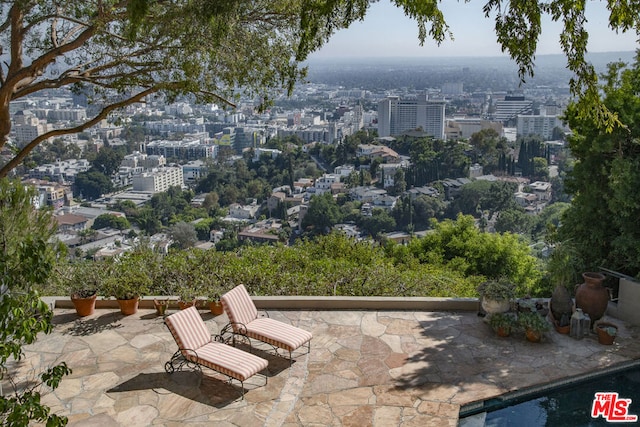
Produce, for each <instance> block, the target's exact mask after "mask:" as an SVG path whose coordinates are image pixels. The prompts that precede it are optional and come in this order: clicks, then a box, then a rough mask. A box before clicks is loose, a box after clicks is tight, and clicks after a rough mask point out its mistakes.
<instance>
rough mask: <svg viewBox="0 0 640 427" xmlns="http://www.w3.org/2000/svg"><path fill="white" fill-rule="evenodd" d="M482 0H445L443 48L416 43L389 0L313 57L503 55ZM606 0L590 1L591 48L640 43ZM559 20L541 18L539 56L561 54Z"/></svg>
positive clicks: (413, 30)
mask: <svg viewBox="0 0 640 427" xmlns="http://www.w3.org/2000/svg"><path fill="white" fill-rule="evenodd" d="M484 3H485V2H484V1H479V0H474V1H472V2H470V3H464V2H463V1H462V0H459V1H454V0H444V1H443V2H442V3H440V8H441V10H442V11H443V13H444V16H445V20H446V21H447V23H448V24H449V27H450V30H451V31H452V32H453V37H454V38H455V40H454V41H451V40H446V41H444V42H443V43H442V44H441V45H440V46H439V47H438V46H437V45H436V43H435V42H433V41H432V40H427V41H426V42H425V44H424V46H423V47H420V45H419V44H418V28H417V25H416V24H415V22H414V21H412V20H411V19H409V18H407V17H406V16H404V14H403V13H402V10H401V9H399V8H397V7H395V6H393V5H391V4H390V3H389V2H388V1H387V0H381V1H380V2H379V3H374V4H373V5H372V6H371V7H370V9H369V12H368V13H367V16H366V17H365V20H364V21H362V22H356V23H354V24H352V26H351V27H350V28H348V29H346V30H342V31H339V32H338V33H336V34H334V35H333V37H332V38H331V40H330V41H329V43H327V44H326V45H325V46H324V47H323V48H322V49H321V50H319V51H318V52H316V53H314V54H312V56H311V58H310V59H312V58H318V59H319V58H344V57H360V58H364V57H369V58H371V57H393V56H399V57H408V56H426V55H428V56H498V55H504V54H503V53H502V52H501V50H500V47H499V46H498V44H497V43H496V41H495V39H496V36H495V33H494V30H493V27H494V21H493V17H491V18H485V17H484V14H483V13H482V5H483V4H484ZM604 3H605V2H602V1H593V0H591V1H590V0H587V18H588V20H589V22H588V23H587V30H588V31H589V34H590V35H589V47H588V49H589V51H590V52H606V51H633V50H635V49H636V48H638V47H640V45H639V44H638V43H637V36H636V34H635V33H634V32H630V33H626V34H616V33H615V32H613V31H611V30H610V29H609V28H608V25H607V22H608V21H607V17H608V11H607V9H606V6H605V4H604ZM561 29H562V26H561V24H559V23H555V22H553V21H551V19H549V18H547V20H546V21H543V26H542V34H541V36H540V41H539V43H538V51H537V54H538V55H542V54H553V53H562V51H561V50H560V45H559V43H558V35H559V33H560V30H561Z"/></svg>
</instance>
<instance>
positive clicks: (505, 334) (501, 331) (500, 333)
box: [496, 327, 511, 337]
mask: <svg viewBox="0 0 640 427" xmlns="http://www.w3.org/2000/svg"><path fill="white" fill-rule="evenodd" d="M496 334H498V336H499V337H508V336H509V335H510V334H511V329H509V328H504V327H499V328H497V329H496Z"/></svg>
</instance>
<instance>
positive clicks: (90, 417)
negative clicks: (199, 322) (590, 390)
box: [3, 309, 640, 427]
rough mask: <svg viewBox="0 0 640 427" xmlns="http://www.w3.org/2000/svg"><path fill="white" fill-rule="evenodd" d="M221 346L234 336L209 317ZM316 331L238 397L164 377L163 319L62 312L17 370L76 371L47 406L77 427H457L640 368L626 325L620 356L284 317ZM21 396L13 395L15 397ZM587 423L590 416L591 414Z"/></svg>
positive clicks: (444, 328) (469, 329) (583, 343)
mask: <svg viewBox="0 0 640 427" xmlns="http://www.w3.org/2000/svg"><path fill="white" fill-rule="evenodd" d="M201 314H202V317H203V318H204V319H205V321H206V324H207V326H208V327H209V329H210V331H211V333H212V334H215V333H217V332H218V331H219V330H220V328H221V327H222V326H224V324H225V323H226V322H227V318H226V316H225V315H221V316H218V317H213V316H212V315H211V314H209V313H207V312H205V311H201ZM269 315H270V317H272V318H275V319H279V320H283V321H285V322H289V323H291V324H293V325H296V326H299V327H301V328H304V329H307V330H309V331H311V332H312V333H313V335H314V338H313V340H312V342H311V353H310V354H308V355H306V354H304V355H298V356H297V357H296V356H295V355H294V358H295V362H294V363H293V365H292V366H291V367H289V362H288V360H286V359H283V358H280V357H278V356H275V355H273V353H270V352H268V351H267V349H265V351H262V350H258V351H257V354H258V355H260V356H262V357H265V358H266V359H268V360H269V368H268V373H267V376H268V383H267V385H266V386H262V384H264V380H263V378H259V377H257V376H256V377H254V378H252V379H250V380H249V381H248V383H245V386H246V387H247V392H246V395H245V400H241V399H240V394H239V390H240V388H239V385H238V384H236V383H233V384H229V383H227V382H226V380H225V377H222V376H220V375H218V374H216V373H214V372H213V371H210V370H206V369H205V370H204V375H203V376H201V375H199V374H197V373H194V372H176V373H173V374H167V373H165V372H164V364H165V362H166V361H168V360H169V358H170V357H171V355H172V354H173V353H174V352H175V350H176V344H175V342H174V341H173V339H172V337H171V335H170V334H169V332H168V330H167V329H166V327H165V326H164V325H163V319H162V317H158V316H156V314H155V312H154V311H153V310H140V311H139V312H138V314H136V315H133V316H127V317H124V316H122V315H121V314H120V313H119V312H118V311H116V310H108V309H101V310H97V311H96V314H94V315H92V316H90V317H86V318H78V317H77V316H76V315H75V312H74V311H73V310H68V309H56V310H55V318H54V322H55V325H56V326H55V330H54V332H53V333H52V334H50V335H46V336H41V337H40V338H39V339H38V341H37V343H36V344H35V345H33V346H29V347H27V349H26V357H25V358H24V359H23V360H22V361H21V362H20V363H19V364H14V366H13V370H14V372H17V373H18V374H19V375H18V377H21V376H26V377H29V376H31V377H33V374H34V373H38V372H40V371H41V369H42V367H43V366H48V365H51V364H54V363H57V362H60V361H66V362H67V364H68V365H69V366H70V367H71V368H72V369H73V374H72V375H71V376H69V377H66V378H65V379H63V381H62V383H61V385H60V387H59V388H58V389H57V390H55V392H52V393H48V394H46V395H45V396H44V398H43V402H44V403H45V404H47V405H49V406H51V407H52V409H53V411H54V412H55V413H58V414H61V415H67V416H68V417H69V425H70V426H97V425H100V426H101V427H109V426H132V425H136V426H146V425H163V426H178V425H185V424H187V425H196V426H197V425H201V426H209V425H213V424H214V423H215V425H216V426H243V427H245V426H313V425H318V426H351V425H353V426H359V427H362V426H369V425H377V426H396V425H398V426H438V427H439V426H447V425H449V426H456V425H457V423H458V412H459V409H460V406H461V405H464V404H467V403H470V402H474V401H478V400H483V399H486V398H489V397H492V396H496V395H499V394H502V393H504V392H506V391H511V390H514V389H520V388H523V387H527V386H532V385H536V384H541V383H546V382H549V381H553V380H557V379H561V378H563V377H567V376H573V375H576V374H581V373H586V372H591V371H593V370H596V369H599V368H604V367H607V366H611V365H615V364H618V363H621V362H625V361H630V360H633V359H638V358H640V340H639V339H638V338H639V334H640V331H639V329H638V328H636V327H629V326H628V325H626V326H625V325H623V323H622V322H620V321H618V320H616V319H613V320H614V321H615V322H616V323H617V324H619V325H620V326H621V327H620V331H619V336H618V338H617V339H616V343H615V344H614V345H613V346H603V345H600V344H598V342H597V340H596V338H595V336H592V337H589V338H585V339H583V340H580V341H577V340H574V339H572V338H570V337H569V336H566V335H560V334H557V333H556V332H555V331H551V332H548V333H547V334H546V336H545V339H544V341H543V342H542V343H540V344H531V343H528V342H527V341H525V339H524V338H523V337H521V336H512V337H508V338H499V337H497V336H496V335H495V334H494V333H493V332H492V331H491V329H490V328H489V326H488V325H486V324H485V323H484V322H483V321H482V319H481V318H479V317H478V316H477V315H476V313H471V312H454V313H452V312H426V311H425V312H420V311H418V312H416V311H410V312H409V311H277V310H269ZM7 387H8V384H7V383H6V380H5V382H4V383H3V389H4V390H5V392H6V391H7V390H8V389H7ZM585 409H586V408H585Z"/></svg>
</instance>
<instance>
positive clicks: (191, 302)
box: [178, 300, 197, 310]
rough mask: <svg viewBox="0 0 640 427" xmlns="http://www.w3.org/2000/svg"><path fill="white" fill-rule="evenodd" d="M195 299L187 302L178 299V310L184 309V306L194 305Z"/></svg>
mask: <svg viewBox="0 0 640 427" xmlns="http://www.w3.org/2000/svg"><path fill="white" fill-rule="evenodd" d="M196 302H197V301H196V300H193V301H189V302H184V301H178V308H180V310H184V309H185V308H189V307H191V306H192V305H196Z"/></svg>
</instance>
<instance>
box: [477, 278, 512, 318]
mask: <svg viewBox="0 0 640 427" xmlns="http://www.w3.org/2000/svg"><path fill="white" fill-rule="evenodd" d="M478 293H479V294H480V297H481V305H482V308H483V309H484V311H486V312H487V313H488V314H490V315H491V314H494V313H504V312H507V311H509V309H510V308H511V299H512V298H513V297H514V296H515V285H514V284H513V283H512V282H511V281H509V280H508V279H506V278H500V279H498V280H488V281H486V282H483V283H482V284H481V285H480V286H478Z"/></svg>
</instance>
